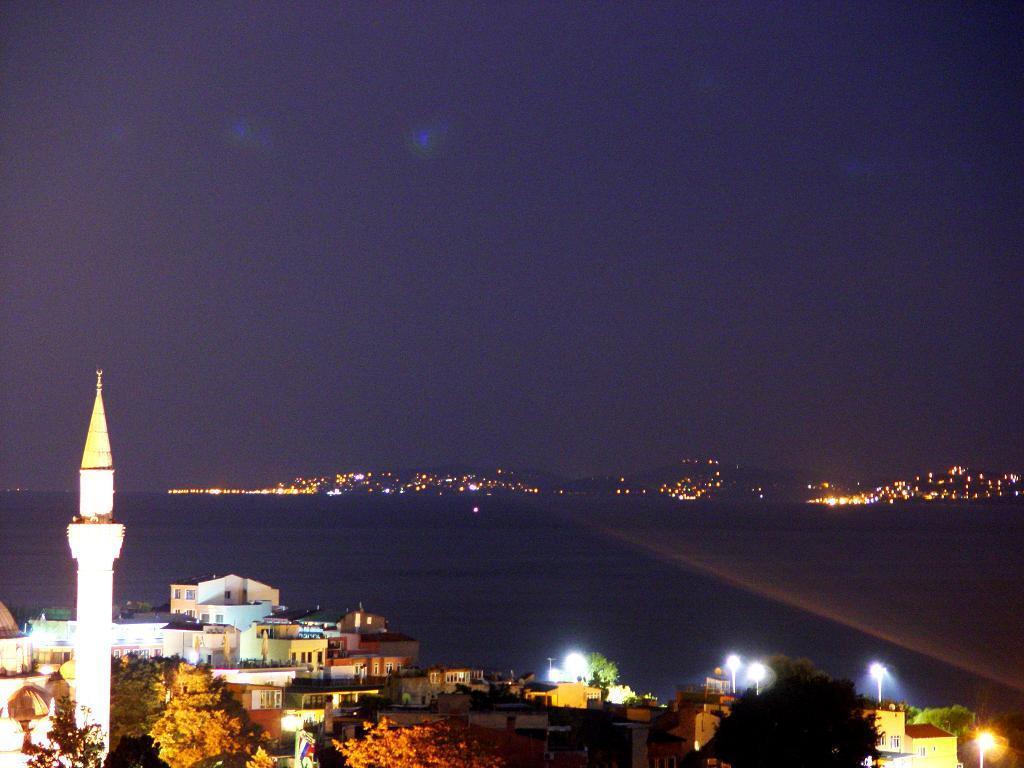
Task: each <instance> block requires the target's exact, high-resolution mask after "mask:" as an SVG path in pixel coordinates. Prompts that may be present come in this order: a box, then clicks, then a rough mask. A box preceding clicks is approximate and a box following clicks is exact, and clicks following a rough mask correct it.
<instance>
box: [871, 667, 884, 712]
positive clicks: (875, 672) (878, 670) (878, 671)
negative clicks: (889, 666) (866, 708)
mask: <svg viewBox="0 0 1024 768" xmlns="http://www.w3.org/2000/svg"><path fill="white" fill-rule="evenodd" d="M868 671H869V672H870V673H871V676H872V677H873V678H875V682H876V683H878V703H879V704H881V703H882V679H883V678H884V677H885V667H884V666H883V665H881V664H879V663H878V662H877V661H876V662H874V663H873V664H872V665H871V667H870V668H869V669H868Z"/></svg>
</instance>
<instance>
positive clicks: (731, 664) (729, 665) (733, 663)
mask: <svg viewBox="0 0 1024 768" xmlns="http://www.w3.org/2000/svg"><path fill="white" fill-rule="evenodd" d="M742 666H743V662H742V661H741V660H740V657H739V656H737V655H736V654H735V653H733V654H730V655H729V657H728V658H727V659H726V660H725V668H726V669H728V670H729V672H730V674H731V675H732V692H733V693H736V672H738V671H739V668H740V667H742Z"/></svg>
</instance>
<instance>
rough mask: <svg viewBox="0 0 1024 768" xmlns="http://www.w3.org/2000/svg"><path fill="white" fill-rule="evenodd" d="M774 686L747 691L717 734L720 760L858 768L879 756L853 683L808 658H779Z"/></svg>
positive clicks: (757, 766) (753, 765) (741, 764)
mask: <svg viewBox="0 0 1024 768" xmlns="http://www.w3.org/2000/svg"><path fill="white" fill-rule="evenodd" d="M769 667H770V669H771V670H772V672H773V673H774V675H775V680H774V682H773V683H772V684H771V685H769V686H768V687H766V688H762V690H761V692H760V694H758V693H756V692H755V691H754V690H753V689H748V690H747V691H746V693H744V694H743V695H742V696H741V697H740V698H739V700H738V701H737V702H736V703H735V704H733V706H732V713H731V714H730V715H729V716H728V717H726V718H724V719H723V720H722V724H721V725H720V726H719V728H718V733H717V734H716V735H715V741H714V743H715V749H716V753H717V756H718V757H719V758H720V759H722V760H723V761H726V762H729V763H731V764H732V765H733V766H735V768H774V766H782V765H785V766H789V767H791V768H857V767H858V766H861V765H863V764H864V760H865V758H867V757H871V758H872V759H874V758H876V757H877V752H876V751H875V742H876V740H877V738H878V736H877V732H876V730H875V725H874V719H873V716H872V715H871V714H870V713H869V712H866V710H869V709H872V707H871V706H870V705H868V704H866V702H865V701H864V700H863V699H862V698H861V697H859V696H858V695H857V693H856V691H855V690H854V687H853V683H852V682H850V681H849V680H832V679H831V678H830V677H828V675H826V674H824V673H823V672H820V671H818V670H816V669H815V668H814V665H813V664H811V663H810V662H809V661H806V660H798V661H792V660H790V659H787V658H785V657H781V656H780V657H776V658H774V659H772V660H771V661H770V662H769Z"/></svg>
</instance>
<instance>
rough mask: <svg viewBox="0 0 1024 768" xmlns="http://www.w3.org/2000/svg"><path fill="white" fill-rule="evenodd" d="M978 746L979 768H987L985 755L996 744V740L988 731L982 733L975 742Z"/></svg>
mask: <svg viewBox="0 0 1024 768" xmlns="http://www.w3.org/2000/svg"><path fill="white" fill-rule="evenodd" d="M974 742H975V743H976V744H977V745H978V768H985V753H986V752H987V751H988V750H990V749H992V747H994V746H995V744H996V738H995V736H993V735H992V734H991V733H989V732H988V731H982V732H981V733H979V734H978V737H977V738H976V739H975V740H974Z"/></svg>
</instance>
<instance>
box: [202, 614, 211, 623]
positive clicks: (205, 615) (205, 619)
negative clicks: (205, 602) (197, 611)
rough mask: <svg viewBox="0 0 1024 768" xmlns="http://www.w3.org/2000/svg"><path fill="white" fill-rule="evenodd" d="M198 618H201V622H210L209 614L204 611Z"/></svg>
mask: <svg viewBox="0 0 1024 768" xmlns="http://www.w3.org/2000/svg"><path fill="white" fill-rule="evenodd" d="M200 618H202V620H203V624H209V623H210V614H208V613H204V614H203V615H202V616H201V617H200Z"/></svg>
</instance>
